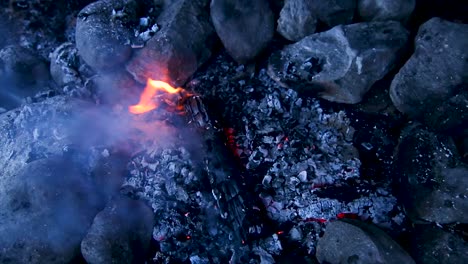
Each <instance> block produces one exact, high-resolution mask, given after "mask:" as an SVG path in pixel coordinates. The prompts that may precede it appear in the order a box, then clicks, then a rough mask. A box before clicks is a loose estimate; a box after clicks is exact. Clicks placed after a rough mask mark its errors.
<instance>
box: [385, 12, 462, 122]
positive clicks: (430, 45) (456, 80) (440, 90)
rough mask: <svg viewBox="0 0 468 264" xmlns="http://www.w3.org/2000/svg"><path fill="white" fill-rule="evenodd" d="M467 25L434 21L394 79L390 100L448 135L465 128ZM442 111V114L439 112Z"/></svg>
mask: <svg viewBox="0 0 468 264" xmlns="http://www.w3.org/2000/svg"><path fill="white" fill-rule="evenodd" d="M466 47H468V25H465V24H457V23H452V22H448V21H444V20H442V19H439V18H433V19H431V20H429V21H428V22H426V23H424V24H423V25H422V26H421V27H420V28H419V31H418V35H417V36H416V50H415V52H414V54H413V56H411V58H410V59H409V60H408V61H407V62H406V64H405V65H404V66H403V68H401V70H400V71H399V73H398V74H397V75H396V76H395V78H394V80H393V82H392V84H391V87H390V97H391V98H392V101H393V103H394V104H395V106H396V107H397V108H398V110H400V111H401V112H403V113H405V114H407V115H408V116H410V117H411V118H414V119H419V120H421V121H423V122H424V123H425V124H427V125H428V126H430V127H432V128H434V129H437V130H441V131H449V130H453V129H455V128H460V126H466V124H468V113H467V111H468V109H467V107H466V106H467V105H468V103H467V102H468V50H467V49H466ZM440 111H443V112H440Z"/></svg>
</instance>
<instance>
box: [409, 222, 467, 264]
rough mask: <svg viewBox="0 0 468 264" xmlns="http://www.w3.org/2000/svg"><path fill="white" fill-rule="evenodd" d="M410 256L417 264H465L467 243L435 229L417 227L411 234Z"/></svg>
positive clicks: (423, 226) (454, 235)
mask: <svg viewBox="0 0 468 264" xmlns="http://www.w3.org/2000/svg"><path fill="white" fill-rule="evenodd" d="M412 237H413V241H412V251H411V253H412V255H413V257H414V259H415V260H416V261H417V262H418V263H424V264H436V263H465V262H466V260H467V259H468V243H467V242H466V241H465V240H463V238H462V237H460V236H458V235H456V234H453V233H450V232H447V231H444V230H442V229H440V228H437V227H431V226H428V225H419V226H418V227H417V228H416V230H415V231H414V234H413V236H412Z"/></svg>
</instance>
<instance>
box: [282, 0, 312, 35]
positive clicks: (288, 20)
mask: <svg viewBox="0 0 468 264" xmlns="http://www.w3.org/2000/svg"><path fill="white" fill-rule="evenodd" d="M311 2H312V1H310V0H289V1H286V2H285V5H284V7H283V9H281V13H280V18H279V19H278V28H277V31H278V32H279V33H280V34H281V35H282V36H283V37H285V38H287V39H289V40H291V41H298V40H300V39H302V38H303V37H305V36H308V35H311V34H313V33H314V32H315V29H316V26H317V17H316V14H315V13H314V12H313V10H312V5H311Z"/></svg>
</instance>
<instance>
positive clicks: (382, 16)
mask: <svg viewBox="0 0 468 264" xmlns="http://www.w3.org/2000/svg"><path fill="white" fill-rule="evenodd" d="M357 2H358V12H359V16H360V17H361V18H362V19H363V20H365V21H384V20H398V21H402V22H405V21H407V20H408V18H409V17H410V16H411V13H413V10H414V8H415V6H416V0H358V1H357Z"/></svg>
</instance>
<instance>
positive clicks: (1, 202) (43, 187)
mask: <svg viewBox="0 0 468 264" xmlns="http://www.w3.org/2000/svg"><path fill="white" fill-rule="evenodd" d="M0 188H1V189H2V192H1V196H0V252H1V254H0V262H1V263H65V262H69V261H70V260H71V259H73V258H74V257H75V256H76V255H77V254H78V253H79V246H80V242H81V239H82V238H83V237H84V236H85V234H86V230H87V229H88V227H89V226H90V225H91V222H92V219H93V217H94V216H95V214H96V213H97V212H99V210H100V208H102V206H103V205H102V200H101V199H100V197H99V192H98V190H97V188H96V186H95V185H94V184H93V181H92V178H90V177H89V176H88V175H86V174H85V173H83V172H82V171H81V169H80V168H79V166H77V165H76V164H74V163H73V162H71V161H70V160H69V159H67V158H63V157H56V156H54V157H48V158H45V159H40V160H36V161H32V162H30V163H28V164H27V165H26V166H25V167H24V168H23V169H21V170H20V171H19V172H18V174H17V175H16V176H15V177H14V178H13V179H11V181H5V179H2V181H1V183H0Z"/></svg>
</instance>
